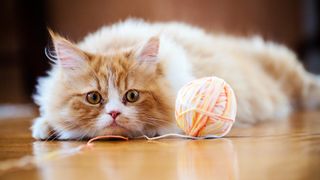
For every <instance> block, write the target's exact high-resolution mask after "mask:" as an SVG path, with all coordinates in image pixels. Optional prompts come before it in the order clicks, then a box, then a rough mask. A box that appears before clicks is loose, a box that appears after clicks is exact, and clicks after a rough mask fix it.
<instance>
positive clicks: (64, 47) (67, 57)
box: [47, 29, 86, 69]
mask: <svg viewBox="0 0 320 180" xmlns="http://www.w3.org/2000/svg"><path fill="white" fill-rule="evenodd" d="M49 33H50V36H51V39H52V44H53V47H54V52H53V53H51V54H53V55H54V58H55V61H56V63H57V64H58V65H60V66H62V67H64V68H72V69H73V68H77V67H79V66H81V64H83V62H84V61H85V59H86V58H85V54H84V53H83V52H82V51H81V50H80V49H78V48H77V47H76V46H75V45H74V44H72V43H71V42H70V41H68V40H66V39H65V38H63V37H61V36H60V35H58V34H56V33H54V32H53V31H52V30H50V29H49ZM47 56H48V53H47ZM49 58H50V57H49Z"/></svg>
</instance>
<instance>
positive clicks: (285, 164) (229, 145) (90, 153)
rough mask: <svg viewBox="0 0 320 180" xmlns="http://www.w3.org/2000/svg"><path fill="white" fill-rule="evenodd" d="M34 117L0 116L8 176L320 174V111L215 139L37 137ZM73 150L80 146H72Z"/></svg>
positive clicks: (0, 146)
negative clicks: (33, 132) (74, 139)
mask: <svg viewBox="0 0 320 180" xmlns="http://www.w3.org/2000/svg"><path fill="white" fill-rule="evenodd" d="M29 126H30V118H28V119H14V120H10V121H9V120H7V121H5V120H3V121H0V160H1V161H0V179H55V180H56V179H77V180H78V179H113V180H114V179H150V180H156V179H161V180H166V179H178V180H189V179H190V180H191V179H192V180H193V179H199V180H204V179H219V180H220V179H245V180H247V179H320V112H300V113H296V114H294V115H293V116H292V117H291V118H290V119H289V120H287V121H282V122H269V123H265V124H260V125H257V126H255V127H253V128H244V129H243V128H241V129H239V128H234V129H233V130H232V132H231V133H230V134H229V135H228V137H226V138H222V139H210V140H183V139H165V140H159V141H146V140H129V141H99V142H95V144H94V146H93V148H91V149H83V150H82V151H81V152H78V153H76V152H75V153H71V154H69V155H65V156H62V155H61V154H60V155H59V153H57V152H69V151H70V149H71V150H73V149H74V147H78V146H79V145H81V144H85V143H86V142H84V141H82V142H71V141H69V142H68V141H60V142H59V141H51V142H45V141H35V140H33V139H32V138H31V137H30V132H29V130H28V128H29ZM72 148H73V149H72Z"/></svg>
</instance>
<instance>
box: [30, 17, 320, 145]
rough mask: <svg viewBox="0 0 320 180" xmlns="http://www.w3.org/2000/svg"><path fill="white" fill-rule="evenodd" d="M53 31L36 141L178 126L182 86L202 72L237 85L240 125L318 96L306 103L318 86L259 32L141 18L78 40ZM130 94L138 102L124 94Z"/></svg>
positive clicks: (161, 130) (315, 94) (281, 113)
mask: <svg viewBox="0 0 320 180" xmlns="http://www.w3.org/2000/svg"><path fill="white" fill-rule="evenodd" d="M52 36H53V42H54V45H55V52H56V60H55V61H56V65H54V67H53V69H52V70H51V71H50V73H49V76H48V77H45V78H42V79H40V81H39V86H38V88H37V89H38V94H37V95H35V100H36V102H37V104H38V105H39V106H40V111H41V116H40V117H39V118H38V119H36V121H35V123H34V126H33V136H34V137H35V138H38V139H46V138H48V137H49V136H50V135H51V134H52V133H50V131H52V132H55V133H56V134H55V135H57V137H58V138H60V139H77V138H83V137H93V136H97V135H102V134H120V135H126V136H130V137H134V136H140V135H142V134H146V135H148V136H154V135H157V134H164V133H168V132H178V131H179V130H178V129H177V127H176V125H175V120H174V116H173V114H174V100H175V96H176V94H177V91H178V90H179V88H180V87H181V86H183V85H184V84H185V83H187V82H188V81H190V80H193V79H196V78H200V77H204V76H218V77H220V78H223V79H224V80H226V81H227V82H228V83H229V84H230V85H231V86H232V88H233V89H234V91H235V93H236V96H237V102H238V115H237V120H236V123H237V124H238V125H248V124H254V123H256V122H259V121H265V120H270V119H281V118H284V117H286V116H287V114H288V113H289V112H290V111H291V110H292V108H293V104H303V105H305V104H306V103H305V102H307V101H308V100H309V99H313V100H314V102H313V103H309V104H313V105H315V104H316V103H318V100H319V99H320V98H319V95H320V90H319V89H320V88H319V84H318V83H316V80H315V77H314V76H313V75H311V74H309V73H307V72H306V71H305V70H304V69H303V67H302V65H301V64H300V63H299V62H298V61H297V59H296V56H295V55H294V53H292V52H291V51H290V50H288V49H287V48H285V47H283V46H280V45H277V44H274V43H270V42H264V41H263V40H262V39H260V38H258V37H255V38H251V39H241V38H234V37H228V36H217V35H213V34H208V33H205V32H204V31H202V30H201V29H198V28H194V27H191V26H188V25H185V24H180V23H156V24H149V23H145V22H143V21H139V20H128V21H125V22H123V23H118V24H115V25H113V26H109V27H103V28H102V29H100V30H99V31H97V32H95V33H93V34H91V35H89V36H87V37H86V38H85V39H84V40H83V41H82V42H80V43H78V45H77V46H75V45H73V44H71V43H69V42H68V41H66V40H65V39H63V38H61V37H60V36H57V35H54V34H52ZM89 92H98V93H99V94H100V95H101V99H102V100H101V102H99V103H98V104H90V103H88V93H89ZM128 92H129V94H130V95H132V97H133V98H135V99H133V100H134V101H132V102H130V101H129V102H127V101H126V100H124V99H126V98H128ZM132 93H133V94H132ZM135 93H136V97H135ZM99 94H98V95H99ZM311 95H312V96H313V98H309V96H311ZM75 96H76V97H75ZM89 96H92V94H89ZM137 97H138V99H136V98H137ZM129 99H130V97H129ZM89 102H91V100H89ZM111 112H112V113H113V112H116V116H113V115H115V114H112V113H111ZM112 118H113V120H112ZM114 122H116V123H114Z"/></svg>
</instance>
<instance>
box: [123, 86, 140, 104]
mask: <svg viewBox="0 0 320 180" xmlns="http://www.w3.org/2000/svg"><path fill="white" fill-rule="evenodd" d="M125 99H126V101H128V102H131V103H133V102H136V101H138V99H139V92H138V91H137V90H134V89H131V90H129V91H128V92H127V93H126V95H125Z"/></svg>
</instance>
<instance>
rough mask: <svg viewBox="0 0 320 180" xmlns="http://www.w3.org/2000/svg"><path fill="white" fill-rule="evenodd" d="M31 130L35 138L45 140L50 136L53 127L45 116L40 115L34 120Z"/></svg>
mask: <svg viewBox="0 0 320 180" xmlns="http://www.w3.org/2000/svg"><path fill="white" fill-rule="evenodd" d="M31 130H32V137H33V138H35V139H42V140H43V139H48V138H50V133H51V130H52V129H51V127H50V125H49V124H48V122H47V120H46V119H45V118H43V117H38V118H36V119H35V120H34V122H33V125H32V127H31Z"/></svg>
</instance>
